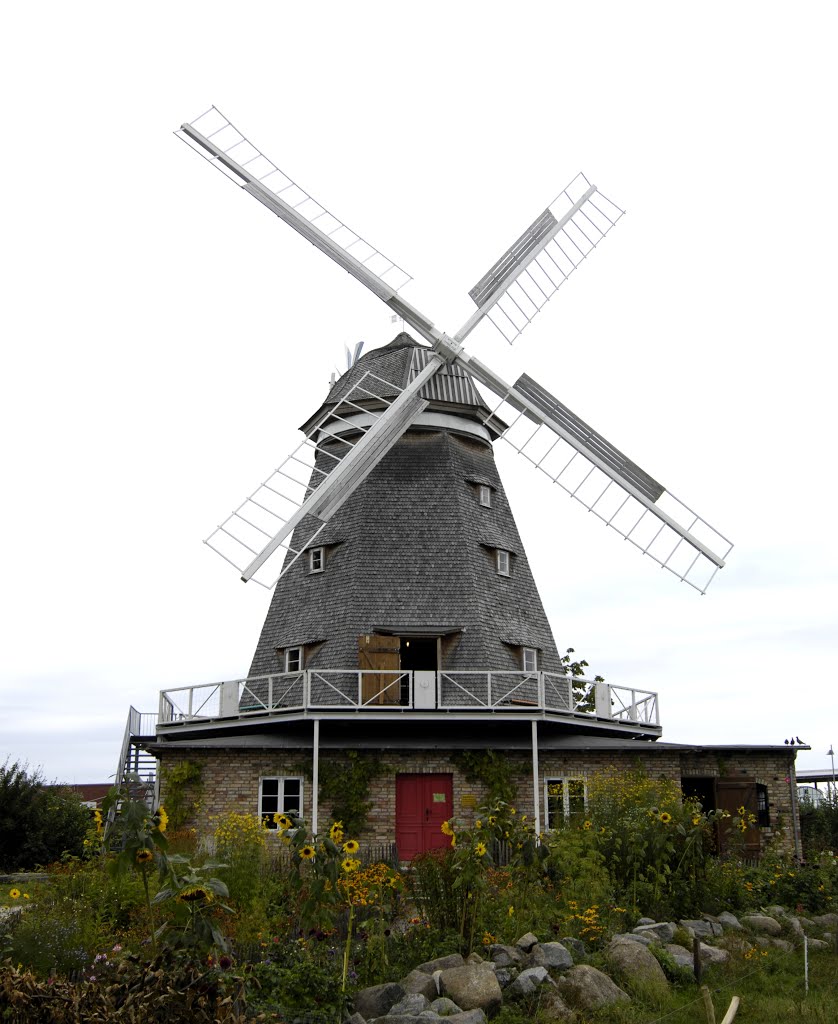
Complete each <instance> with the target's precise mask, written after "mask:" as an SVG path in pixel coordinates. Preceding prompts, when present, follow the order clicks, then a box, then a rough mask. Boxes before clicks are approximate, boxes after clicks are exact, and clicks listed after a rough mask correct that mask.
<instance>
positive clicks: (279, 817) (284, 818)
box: [274, 813, 291, 832]
mask: <svg viewBox="0 0 838 1024" xmlns="http://www.w3.org/2000/svg"><path fill="white" fill-rule="evenodd" d="M274 824H275V825H277V826H278V827H279V828H280V829H281V830H282V831H283V832H287V831H288V829H289V828H291V819H290V818H289V817H288V815H287V814H278V813H277V814H275V815H274Z"/></svg>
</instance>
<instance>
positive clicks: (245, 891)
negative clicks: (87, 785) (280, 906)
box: [213, 811, 273, 907]
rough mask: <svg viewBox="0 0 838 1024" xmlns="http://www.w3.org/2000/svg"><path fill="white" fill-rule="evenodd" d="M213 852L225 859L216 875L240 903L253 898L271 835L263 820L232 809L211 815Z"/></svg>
mask: <svg viewBox="0 0 838 1024" xmlns="http://www.w3.org/2000/svg"><path fill="white" fill-rule="evenodd" d="M213 821H214V824H215V832H214V837H215V853H216V856H217V857H218V858H219V859H220V860H221V861H223V862H224V867H223V869H220V874H219V877H221V878H223V879H224V881H225V882H226V883H227V888H228V889H229V895H230V896H231V898H232V899H234V900H235V902H236V903H238V904H239V906H242V907H248V906H250V905H252V904H253V902H254V901H255V899H256V897H257V894H258V891H259V886H260V883H261V867H262V863H263V860H264V859H265V854H266V852H267V841H268V839H269V838H271V839H272V838H273V836H270V834H269V832H268V829H267V828H266V826H265V823H264V821H263V820H262V819H261V818H257V817H256V816H255V815H253V814H238V813H237V812H235V811H231V812H230V813H228V814H224V815H221V816H220V817H218V818H215V819H213Z"/></svg>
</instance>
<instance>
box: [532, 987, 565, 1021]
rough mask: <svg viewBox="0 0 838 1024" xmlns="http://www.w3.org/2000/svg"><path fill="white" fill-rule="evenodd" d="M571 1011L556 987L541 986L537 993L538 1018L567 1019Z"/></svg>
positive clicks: (541, 1019) (543, 1019)
mask: <svg viewBox="0 0 838 1024" xmlns="http://www.w3.org/2000/svg"><path fill="white" fill-rule="evenodd" d="M572 1016H573V1011H572V1010H571V1009H570V1007H569V1006H568V1005H567V1003H566V1002H565V1001H564V999H562V997H561V996H560V995H559V992H558V989H556V988H553V987H552V986H551V987H550V988H546V987H544V986H542V988H541V990H540V991H539V993H538V1019H539V1020H540V1021H545V1020H569V1019H570V1018H571V1017H572Z"/></svg>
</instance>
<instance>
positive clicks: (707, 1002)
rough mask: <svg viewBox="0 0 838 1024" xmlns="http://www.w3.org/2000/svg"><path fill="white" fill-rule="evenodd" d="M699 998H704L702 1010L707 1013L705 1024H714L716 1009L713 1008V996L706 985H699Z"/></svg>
mask: <svg viewBox="0 0 838 1024" xmlns="http://www.w3.org/2000/svg"><path fill="white" fill-rule="evenodd" d="M701 998H702V999H703V1000H704V1010H705V1012H706V1013H707V1024H716V1011H715V1010H714V1009H713V997H712V996H711V995H710V989H709V988H708V987H707V986H706V985H702V986H701Z"/></svg>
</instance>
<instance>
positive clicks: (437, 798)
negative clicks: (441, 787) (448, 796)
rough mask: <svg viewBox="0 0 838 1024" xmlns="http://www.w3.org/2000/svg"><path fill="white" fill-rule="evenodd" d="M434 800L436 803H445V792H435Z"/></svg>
mask: <svg viewBox="0 0 838 1024" xmlns="http://www.w3.org/2000/svg"><path fill="white" fill-rule="evenodd" d="M433 800H434V803H435V804H444V803H445V794H444V793H434V796H433Z"/></svg>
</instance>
